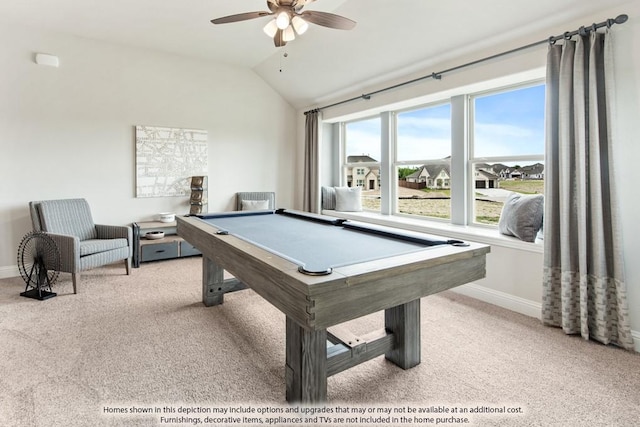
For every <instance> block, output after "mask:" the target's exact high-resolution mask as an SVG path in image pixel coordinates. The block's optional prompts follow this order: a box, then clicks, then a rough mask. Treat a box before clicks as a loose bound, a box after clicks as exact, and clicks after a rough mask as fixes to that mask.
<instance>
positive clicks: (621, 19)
mask: <svg viewBox="0 0 640 427" xmlns="http://www.w3.org/2000/svg"><path fill="white" fill-rule="evenodd" d="M628 19H629V16H628V15H625V14H622V15H618V16H616V19H614V20H613V21H614V22H615V23H616V24H624V23H625V22H627V20H628Z"/></svg>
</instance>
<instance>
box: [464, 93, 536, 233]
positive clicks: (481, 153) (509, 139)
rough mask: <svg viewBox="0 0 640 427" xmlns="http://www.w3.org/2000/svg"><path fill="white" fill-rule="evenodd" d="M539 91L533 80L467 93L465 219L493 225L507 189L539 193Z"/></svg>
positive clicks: (509, 191) (508, 191) (509, 190)
mask: <svg viewBox="0 0 640 427" xmlns="http://www.w3.org/2000/svg"><path fill="white" fill-rule="evenodd" d="M544 92H545V86H544V84H535V85H527V86H519V87H510V88H507V89H503V90H499V91H492V92H487V93H483V94H478V95H475V96H471V97H470V101H469V107H470V112H471V116H472V129H473V131H472V132H471V134H470V150H469V156H470V159H469V162H470V165H471V168H472V171H473V172H472V174H473V176H474V179H475V182H474V187H475V192H474V193H475V194H474V196H473V200H472V201H473V209H472V218H471V219H470V222H472V223H477V224H490V225H497V224H498V221H499V219H500V213H501V211H502V207H503V205H504V201H505V200H506V198H507V197H508V196H509V194H511V193H512V192H516V193H521V194H544V132H545V131H544V108H545V96H544V95H545V94H544Z"/></svg>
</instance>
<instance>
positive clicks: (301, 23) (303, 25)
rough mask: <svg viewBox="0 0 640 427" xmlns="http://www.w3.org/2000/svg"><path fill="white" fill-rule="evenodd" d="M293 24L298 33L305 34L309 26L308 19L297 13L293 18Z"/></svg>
mask: <svg viewBox="0 0 640 427" xmlns="http://www.w3.org/2000/svg"><path fill="white" fill-rule="evenodd" d="M291 25H293V28H294V29H295V30H296V33H298V35H301V34H304V33H305V31H307V29H308V28H309V24H307V21H305V20H304V19H302V18H300V17H299V16H297V15H296V16H294V17H293V19H291Z"/></svg>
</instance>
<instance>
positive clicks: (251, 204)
mask: <svg viewBox="0 0 640 427" xmlns="http://www.w3.org/2000/svg"><path fill="white" fill-rule="evenodd" d="M241 203H242V205H241V206H240V207H241V210H243V211H261V210H264V209H269V201H268V200H242V201H241Z"/></svg>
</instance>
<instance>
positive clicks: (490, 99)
mask: <svg viewBox="0 0 640 427" xmlns="http://www.w3.org/2000/svg"><path fill="white" fill-rule="evenodd" d="M544 92H545V87H544V85H537V86H532V87H527V88H521V89H517V90H511V91H508V92H502V93H493V94H490V95H485V96H478V97H475V98H472V103H473V106H474V116H475V118H474V123H473V129H474V138H473V140H474V153H473V156H474V157H491V156H516V155H530V154H544V107H545V101H544V97H545V94H544ZM450 117H451V108H450V105H449V104H441V105H436V106H430V107H424V108H421V109H418V110H411V111H405V112H400V113H398V117H397V122H398V152H397V160H399V161H408V160H430V159H441V158H444V157H447V156H450V155H451V120H450ZM346 134H347V139H346V153H347V155H348V156H349V155H362V154H365V155H369V156H370V157H372V158H374V159H376V160H380V118H379V117H376V118H373V119H368V120H361V121H358V122H351V123H347V132H346Z"/></svg>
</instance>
